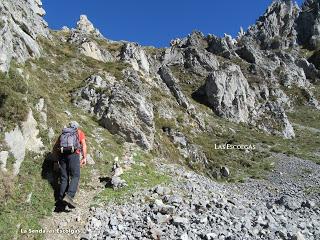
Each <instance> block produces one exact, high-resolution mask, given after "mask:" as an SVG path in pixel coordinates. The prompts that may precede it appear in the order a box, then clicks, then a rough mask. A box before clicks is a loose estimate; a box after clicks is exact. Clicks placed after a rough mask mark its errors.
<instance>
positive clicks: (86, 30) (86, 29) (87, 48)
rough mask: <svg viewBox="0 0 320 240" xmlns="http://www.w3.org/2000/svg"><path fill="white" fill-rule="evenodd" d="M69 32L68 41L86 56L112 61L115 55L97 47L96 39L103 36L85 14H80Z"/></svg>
mask: <svg viewBox="0 0 320 240" xmlns="http://www.w3.org/2000/svg"><path fill="white" fill-rule="evenodd" d="M67 32H69V38H68V39H67V41H68V42H70V43H74V44H76V45H77V46H78V49H79V51H80V53H82V54H83V55H85V56H87V57H91V58H94V59H96V60H98V61H102V62H112V61H114V60H115V57H114V56H113V55H112V54H111V53H110V52H109V51H107V50H106V49H102V48H101V47H99V44H98V43H97V41H96V39H102V38H104V37H103V35H102V34H101V33H100V31H99V30H98V29H96V28H95V27H94V26H93V24H92V23H91V22H90V21H89V19H88V18H87V16H86V15H81V16H80V20H79V21H78V22H77V27H76V28H75V29H72V30H71V31H70V30H67Z"/></svg>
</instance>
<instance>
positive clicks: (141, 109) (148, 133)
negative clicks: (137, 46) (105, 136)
mask: <svg viewBox="0 0 320 240" xmlns="http://www.w3.org/2000/svg"><path fill="white" fill-rule="evenodd" d="M134 77H135V78H137V77H138V76H134ZM110 79H111V81H112V80H113V78H112V77H109V82H108V83H107V82H106V81H105V80H103V79H102V78H101V77H100V76H91V77H90V78H89V79H88V80H87V85H86V86H85V87H84V88H82V89H80V90H79V91H78V92H77V93H76V94H75V98H76V99H75V104H77V105H78V106H82V107H84V109H86V110H87V111H89V112H91V113H92V114H95V115H96V116H97V117H98V118H99V119H100V120H99V121H100V124H101V125H102V126H103V127H105V128H107V129H108V130H109V131H110V132H111V133H114V134H116V133H117V134H119V135H120V136H122V137H123V138H124V139H125V140H126V141H128V142H134V143H137V145H139V146H141V147H142V148H144V149H151V148H152V146H153V139H154V131H155V130H154V128H155V127H154V120H153V118H154V113H153V106H152V103H151V102H148V101H147V99H146V97H145V95H144V94H141V92H137V91H135V90H133V89H130V88H129V87H126V86H123V85H121V84H118V83H114V84H112V83H111V82H110ZM77 97H78V98H77Z"/></svg>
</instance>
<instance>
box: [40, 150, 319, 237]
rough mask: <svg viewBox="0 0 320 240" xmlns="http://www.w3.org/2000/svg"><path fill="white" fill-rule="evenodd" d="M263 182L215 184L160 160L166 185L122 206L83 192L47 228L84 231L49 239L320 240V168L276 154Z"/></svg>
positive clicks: (136, 195) (46, 223)
mask: <svg viewBox="0 0 320 240" xmlns="http://www.w3.org/2000/svg"><path fill="white" fill-rule="evenodd" d="M274 157H275V168H274V169H273V170H272V171H271V172H269V173H268V175H267V176H266V177H265V178H264V179H260V180H259V179H247V180H246V181H245V182H244V183H236V184H229V183H223V182H214V181H212V180H210V179H208V178H206V177H204V176H202V175H199V174H197V173H195V172H193V171H190V170H188V169H185V168H184V167H182V166H180V165H173V164H167V163H164V161H163V160H162V161H161V160H160V159H159V162H158V166H157V168H158V170H159V171H162V172H165V173H166V174H169V175H170V176H171V178H172V182H171V183H170V184H169V185H168V186H155V187H153V188H150V189H144V190H141V191H139V192H135V193H134V194H133V195H132V196H131V197H130V199H127V202H125V203H122V204H116V203H106V205H105V206H99V207H90V202H91V200H92V196H93V194H96V193H97V192H99V191H100V190H101V187H100V186H99V184H100V183H99V181H98V176H97V175H95V180H94V181H92V183H93V185H95V186H93V188H92V189H93V190H92V191H89V192H84V191H83V190H80V193H79V194H78V196H81V197H80V198H78V199H77V201H78V202H79V206H80V207H79V208H78V209H75V210H73V211H71V212H69V213H54V214H53V216H52V217H50V218H48V219H46V220H45V221H44V222H43V226H45V228H47V229H50V228H51V229H60V230H61V231H63V230H65V231H67V229H74V230H76V229H78V230H80V231H81V233H79V234H68V233H65V234H60V235H50V234H47V235H46V239H183V240H187V239H248V240H249V239H299V240H302V239H319V238H320V215H319V214H320V208H319V203H320V187H319V186H320V166H319V165H317V164H315V163H313V162H310V161H306V160H303V159H299V158H296V157H288V156H286V155H283V154H276V155H274Z"/></svg>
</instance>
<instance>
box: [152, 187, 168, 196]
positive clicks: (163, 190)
mask: <svg viewBox="0 0 320 240" xmlns="http://www.w3.org/2000/svg"><path fill="white" fill-rule="evenodd" d="M154 192H156V193H158V194H159V195H160V196H163V195H168V194H170V192H171V189H170V188H168V187H162V186H157V187H156V188H155V190H154Z"/></svg>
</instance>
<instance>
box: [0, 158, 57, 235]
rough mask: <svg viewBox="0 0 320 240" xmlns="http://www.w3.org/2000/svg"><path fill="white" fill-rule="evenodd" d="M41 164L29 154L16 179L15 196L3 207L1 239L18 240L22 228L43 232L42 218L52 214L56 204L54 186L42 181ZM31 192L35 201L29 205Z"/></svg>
mask: <svg viewBox="0 0 320 240" xmlns="http://www.w3.org/2000/svg"><path fill="white" fill-rule="evenodd" d="M39 161H41V159H39V158H36V156H35V155H31V154H28V155H27V157H26V159H25V160H24V162H23V164H22V166H21V170H20V172H21V174H19V175H18V176H17V178H16V179H15V187H14V189H13V192H12V195H11V196H10V198H9V199H7V200H5V201H4V202H1V204H0V235H1V239H14V236H15V234H16V232H18V233H20V229H29V228H32V229H39V228H41V227H40V225H39V222H38V221H39V219H40V218H42V217H43V216H47V215H49V214H51V211H52V208H53V205H54V198H53V192H52V189H51V186H50V184H49V183H48V182H47V181H44V180H42V177H41V172H42V169H41V164H39ZM30 193H32V197H31V202H29V203H27V202H26V200H27V198H28V195H29V194H30ZM17 236H19V234H18V235H17ZM18 238H19V237H18ZM40 238H41V236H38V237H35V238H34V239H40Z"/></svg>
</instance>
